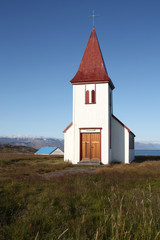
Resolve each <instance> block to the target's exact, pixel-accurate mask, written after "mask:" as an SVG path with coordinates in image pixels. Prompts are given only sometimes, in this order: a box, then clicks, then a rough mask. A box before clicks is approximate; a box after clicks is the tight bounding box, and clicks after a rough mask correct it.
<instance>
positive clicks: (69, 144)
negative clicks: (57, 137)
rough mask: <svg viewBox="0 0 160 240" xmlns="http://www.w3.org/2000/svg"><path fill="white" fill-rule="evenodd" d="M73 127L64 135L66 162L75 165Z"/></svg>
mask: <svg viewBox="0 0 160 240" xmlns="http://www.w3.org/2000/svg"><path fill="white" fill-rule="evenodd" d="M73 155H74V149H73V125H72V126H71V127H70V128H68V129H67V131H66V132H65V133H64V161H70V162H72V163H74V159H73Z"/></svg>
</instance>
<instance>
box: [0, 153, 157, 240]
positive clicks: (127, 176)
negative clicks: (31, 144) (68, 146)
mask: <svg viewBox="0 0 160 240" xmlns="http://www.w3.org/2000/svg"><path fill="white" fill-rule="evenodd" d="M152 160H153V159H152ZM91 170H92V171H91ZM0 239H1V240H4V239H7V240H28V239H29V240H32V239H34V240H40V239H43V240H51V239H67V240H72V239H73V240H80V239H81V240H87V239H95V240H102V239H103V240H104V239H112V240H121V239H125V240H126V239H130V240H132V239H139V240H143V239H144V240H156V239H160V162H159V161H152V162H151V161H148V162H143V163H132V164H130V165H123V164H116V165H108V166H99V167H97V166H95V167H93V166H92V167H88V166H85V167H83V166H72V165H71V164H70V163H64V162H63V158H62V157H58V158H57V157H53V156H41V157H39V156H34V155H30V154H26V155H25V154H7V153H1V154H0Z"/></svg>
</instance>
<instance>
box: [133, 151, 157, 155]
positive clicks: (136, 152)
mask: <svg viewBox="0 0 160 240" xmlns="http://www.w3.org/2000/svg"><path fill="white" fill-rule="evenodd" d="M135 155H145V156H160V150H135Z"/></svg>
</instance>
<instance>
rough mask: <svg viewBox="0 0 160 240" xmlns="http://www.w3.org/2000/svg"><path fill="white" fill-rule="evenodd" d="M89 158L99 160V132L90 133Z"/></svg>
mask: <svg viewBox="0 0 160 240" xmlns="http://www.w3.org/2000/svg"><path fill="white" fill-rule="evenodd" d="M90 137H91V140H90V141H91V160H100V133H91V135H90Z"/></svg>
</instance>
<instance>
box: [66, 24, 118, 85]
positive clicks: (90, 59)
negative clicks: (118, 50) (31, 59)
mask: <svg viewBox="0 0 160 240" xmlns="http://www.w3.org/2000/svg"><path fill="white" fill-rule="evenodd" d="M104 82H106V83H109V84H110V86H111V88H112V89H113V88H114V85H113V83H112V81H111V79H110V78H109V76H108V73H107V70H106V67H105V63H104V60H103V57H102V53H101V50H100V46H99V43H98V39H97V35H96V31H95V28H94V27H93V29H92V32H91V35H90V38H89V41H88V43H87V47H86V50H85V52H84V55H83V58H82V61H81V63H80V66H79V69H78V72H77V73H76V75H75V77H74V78H73V79H72V80H71V83H72V84H84V83H104Z"/></svg>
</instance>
